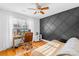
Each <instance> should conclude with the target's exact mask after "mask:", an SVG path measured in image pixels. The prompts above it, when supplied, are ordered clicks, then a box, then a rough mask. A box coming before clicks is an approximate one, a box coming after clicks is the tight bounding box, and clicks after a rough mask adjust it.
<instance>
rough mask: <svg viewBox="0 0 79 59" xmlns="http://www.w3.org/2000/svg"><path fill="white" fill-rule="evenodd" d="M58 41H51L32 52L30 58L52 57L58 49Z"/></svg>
mask: <svg viewBox="0 0 79 59" xmlns="http://www.w3.org/2000/svg"><path fill="white" fill-rule="evenodd" d="M60 46H61V44H60V43H58V41H51V42H48V43H47V44H45V45H43V46H41V47H39V48H37V49H35V50H34V51H32V56H52V55H54V54H55V53H56V51H57V50H58V49H59V48H60Z"/></svg>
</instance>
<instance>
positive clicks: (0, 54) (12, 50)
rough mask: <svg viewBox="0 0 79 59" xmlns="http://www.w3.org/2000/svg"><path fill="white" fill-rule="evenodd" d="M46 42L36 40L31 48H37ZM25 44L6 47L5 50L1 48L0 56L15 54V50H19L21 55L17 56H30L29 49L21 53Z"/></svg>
mask: <svg viewBox="0 0 79 59" xmlns="http://www.w3.org/2000/svg"><path fill="white" fill-rule="evenodd" d="M46 43H47V42H45V41H42V40H41V41H38V42H33V43H32V45H33V48H38V47H40V46H42V45H44V44H46ZM24 47H25V46H20V47H18V48H17V49H7V50H3V51H0V56H15V55H16V51H20V53H21V55H19V56H31V55H32V54H31V51H29V52H28V53H25V54H24V53H23V52H26V51H25V50H24V49H23V48H24Z"/></svg>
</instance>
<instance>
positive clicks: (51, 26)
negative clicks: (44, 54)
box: [40, 7, 79, 42]
mask: <svg viewBox="0 0 79 59" xmlns="http://www.w3.org/2000/svg"><path fill="white" fill-rule="evenodd" d="M40 32H41V34H42V35H43V39H46V40H53V39H57V40H60V41H63V42H66V41H67V40H68V39H69V38H71V37H74V36H79V7H76V8H73V9H70V10H67V11H64V12H61V13H58V14H55V15H51V16H48V17H45V18H42V19H40Z"/></svg>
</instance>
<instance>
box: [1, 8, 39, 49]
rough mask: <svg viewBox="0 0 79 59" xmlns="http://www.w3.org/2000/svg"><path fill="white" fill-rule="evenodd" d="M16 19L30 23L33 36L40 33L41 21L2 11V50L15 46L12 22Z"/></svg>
mask: <svg viewBox="0 0 79 59" xmlns="http://www.w3.org/2000/svg"><path fill="white" fill-rule="evenodd" d="M14 19H18V20H20V19H21V20H26V21H27V23H28V27H29V29H31V31H32V32H33V34H36V32H40V30H39V28H40V27H39V19H36V18H32V17H29V16H27V15H23V14H19V13H15V12H11V11H7V10H2V9H0V50H5V49H7V48H10V47H12V45H13V38H12V23H13V22H12V20H14ZM37 23H38V24H37ZM36 28H38V29H36ZM33 39H34V38H33ZM16 43H18V42H16Z"/></svg>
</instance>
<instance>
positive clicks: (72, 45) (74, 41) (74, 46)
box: [57, 37, 79, 56]
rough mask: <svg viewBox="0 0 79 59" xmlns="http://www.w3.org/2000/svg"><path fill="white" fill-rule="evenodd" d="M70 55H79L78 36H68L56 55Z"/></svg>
mask: <svg viewBox="0 0 79 59" xmlns="http://www.w3.org/2000/svg"><path fill="white" fill-rule="evenodd" d="M65 54H68V55H72V56H79V39H78V38H74V37H73V38H70V39H69V40H68V41H67V43H66V44H65V46H64V47H63V48H62V49H61V50H60V51H59V53H58V54H57V55H65Z"/></svg>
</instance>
